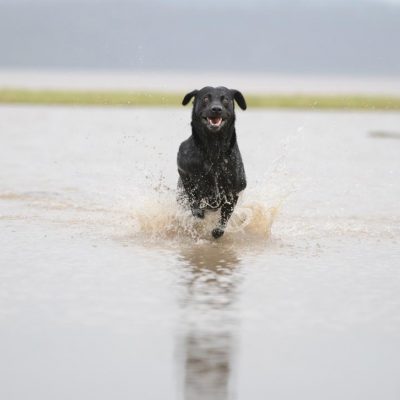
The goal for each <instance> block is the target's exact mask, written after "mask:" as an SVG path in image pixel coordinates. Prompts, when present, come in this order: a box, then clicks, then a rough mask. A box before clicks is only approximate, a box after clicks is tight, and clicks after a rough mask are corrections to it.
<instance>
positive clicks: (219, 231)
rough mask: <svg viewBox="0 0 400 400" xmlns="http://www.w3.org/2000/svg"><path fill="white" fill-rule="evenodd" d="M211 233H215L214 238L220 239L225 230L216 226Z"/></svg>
mask: <svg viewBox="0 0 400 400" xmlns="http://www.w3.org/2000/svg"><path fill="white" fill-rule="evenodd" d="M211 234H212V235H213V238H214V239H218V238H220V237H221V236H222V235H223V234H224V230H223V229H221V228H215V229H213V230H212V232H211Z"/></svg>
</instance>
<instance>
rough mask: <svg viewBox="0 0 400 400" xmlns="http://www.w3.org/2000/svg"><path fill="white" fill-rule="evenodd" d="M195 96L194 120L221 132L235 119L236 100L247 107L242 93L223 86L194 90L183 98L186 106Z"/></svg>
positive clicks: (243, 108)
mask: <svg viewBox="0 0 400 400" xmlns="http://www.w3.org/2000/svg"><path fill="white" fill-rule="evenodd" d="M193 97H194V102H193V113H192V121H193V122H195V123H197V124H202V126H203V127H205V128H206V129H207V130H208V131H210V132H219V131H222V130H224V128H226V127H229V126H232V124H233V123H234V121H235V105H234V101H236V102H237V104H238V106H239V107H240V108H241V109H242V110H245V109H246V108H247V105H246V100H245V99H244V97H243V95H242V93H240V92H239V91H238V90H235V89H227V88H226V87H223V86H221V87H217V88H213V87H210V86H206V87H204V88H203V89H201V90H193V91H192V92H190V93H188V94H187V95H186V96H185V97H184V98H183V100H182V104H183V105H184V106H185V105H186V104H188V103H189V102H190V100H191V99H192V98H193Z"/></svg>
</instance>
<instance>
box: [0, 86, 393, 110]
mask: <svg viewBox="0 0 400 400" xmlns="http://www.w3.org/2000/svg"><path fill="white" fill-rule="evenodd" d="M184 94H185V92H177V91H174V92H163V91H157V92H155V91H122V90H119V91H115V90H114V91H111V90H103V91H99V90H28V89H11V88H9V89H0V104H37V105H69V106H119V107H141V106H145V107H179V106H180V105H181V101H182V97H183V95H184ZM246 100H247V103H248V106H249V107H250V108H288V109H308V110H313V109H314V110H321V109H324V110H338V109H339V110H364V111H378V110H379V111H385V110H386V111H400V96H397V97H396V96H378V95H370V96H366V95H307V94H297V95H293V94H292V95H288V94H286V95H285V94H251V93H250V94H246Z"/></svg>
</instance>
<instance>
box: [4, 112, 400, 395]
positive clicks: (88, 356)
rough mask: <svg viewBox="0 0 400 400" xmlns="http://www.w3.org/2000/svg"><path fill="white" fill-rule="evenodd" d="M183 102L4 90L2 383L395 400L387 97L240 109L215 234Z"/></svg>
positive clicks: (54, 391)
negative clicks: (235, 182) (64, 100)
mask: <svg viewBox="0 0 400 400" xmlns="http://www.w3.org/2000/svg"><path fill="white" fill-rule="evenodd" d="M189 114H190V111H189V110H188V109H183V110H170V109H168V110H161V109H160V110H157V109H122V108H121V109H109V108H104V109H103V108H51V107H7V106H2V107H0V135H1V136H0V144H1V146H0V163H1V165H0V246H1V247H0V248H1V252H0V265H1V266H0V288H1V289H0V339H1V340H0V354H1V358H0V376H1V377H2V383H1V385H0V397H1V398H2V399H3V398H4V399H26V398H31V399H54V398H57V399H71V398H75V399H109V398H118V399H125V398H126V399H128V398H129V399H132V398H134V399H160V398H163V399H188V400H192V399H221V400H224V399H266V398H274V399H292V398H294V397H296V398H300V399H303V398H304V399H321V398H324V399H338V398H341V399H359V398H362V399H377V398H384V399H398V398H399V396H400V383H399V382H400V381H399V379H398V371H399V370H400V361H399V360H400V342H399V337H400V271H399V265H400V246H399V244H400V208H399V204H400V183H399V174H400V157H399V154H400V140H398V137H399V136H398V133H399V132H400V128H399V127H400V114H396V113H338V112H335V113H333V112H327V113H315V112H299V111H296V112H290V111H251V110H249V111H246V112H245V113H239V115H238V122H237V125H238V138H239V145H240V148H241V151H242V155H243V159H244V162H245V166H246V172H247V175H248V183H249V186H248V188H247V189H246V191H245V193H243V196H242V198H241V199H240V202H239V205H238V207H237V209H236V211H235V214H234V216H233V217H232V221H231V224H230V228H229V230H228V231H227V232H226V234H225V236H224V237H223V238H222V239H220V240H218V241H214V240H212V239H211V237H210V230H211V227H212V226H213V219H214V220H215V218H216V217H217V216H216V214H212V213H211V214H209V215H208V216H207V218H206V221H205V222H199V221H194V220H193V219H192V218H191V216H190V215H188V213H187V212H185V211H182V210H179V209H178V208H177V206H176V202H175V185H176V180H177V172H176V165H175V158H176V152H177V148H178V145H179V143H180V142H181V141H182V140H184V139H185V138H186V137H187V136H188V134H189Z"/></svg>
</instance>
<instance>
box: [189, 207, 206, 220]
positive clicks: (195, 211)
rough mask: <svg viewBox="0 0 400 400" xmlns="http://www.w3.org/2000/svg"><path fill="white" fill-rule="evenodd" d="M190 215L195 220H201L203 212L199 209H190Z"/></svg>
mask: <svg viewBox="0 0 400 400" xmlns="http://www.w3.org/2000/svg"><path fill="white" fill-rule="evenodd" d="M192 214H193V216H194V217H196V218H201V219H203V218H204V210H202V209H200V208H192Z"/></svg>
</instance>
